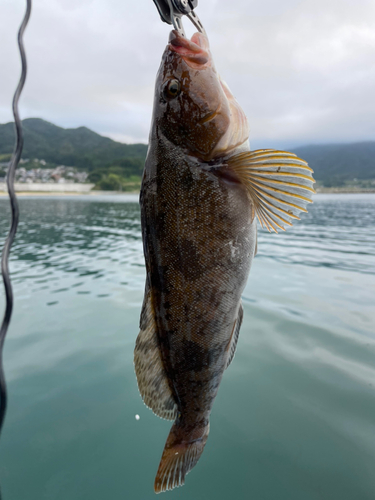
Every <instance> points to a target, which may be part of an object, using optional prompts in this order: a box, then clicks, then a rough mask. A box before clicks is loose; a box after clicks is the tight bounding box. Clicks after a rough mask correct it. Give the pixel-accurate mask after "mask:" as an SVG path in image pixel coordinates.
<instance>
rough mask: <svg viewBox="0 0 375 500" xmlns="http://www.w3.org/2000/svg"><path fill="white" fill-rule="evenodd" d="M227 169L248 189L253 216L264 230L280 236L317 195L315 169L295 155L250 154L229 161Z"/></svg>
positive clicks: (253, 152) (271, 151) (278, 152)
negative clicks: (280, 230) (314, 187)
mask: <svg viewBox="0 0 375 500" xmlns="http://www.w3.org/2000/svg"><path fill="white" fill-rule="evenodd" d="M227 164H228V167H229V168H230V169H231V170H232V171H233V172H235V173H236V175H237V177H238V178H239V180H240V181H241V182H242V183H243V184H244V185H245V186H246V188H247V190H248V192H249V195H250V198H251V200H252V202H253V211H254V212H253V216H255V215H256V216H257V218H258V220H259V222H260V224H261V226H262V227H266V228H267V229H268V231H269V232H271V230H273V231H275V232H276V233H277V230H278V229H282V230H283V231H285V225H287V226H291V225H292V220H293V219H299V217H298V214H299V213H300V212H307V210H306V208H305V207H306V205H307V203H311V202H312V200H311V197H312V195H313V193H315V191H314V189H313V184H314V183H315V181H314V179H313V177H312V173H313V170H312V169H311V168H310V167H309V166H308V164H307V163H306V162H305V161H304V160H301V159H300V158H298V157H297V156H296V155H295V154H293V153H288V152H286V151H277V150H274V149H259V150H256V151H247V152H244V153H240V154H238V155H235V156H232V157H231V158H229V160H227Z"/></svg>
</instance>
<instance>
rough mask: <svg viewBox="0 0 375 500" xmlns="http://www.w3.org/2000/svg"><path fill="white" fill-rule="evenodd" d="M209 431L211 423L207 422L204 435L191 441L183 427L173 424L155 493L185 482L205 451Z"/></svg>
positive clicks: (160, 465) (171, 488)
mask: <svg viewBox="0 0 375 500" xmlns="http://www.w3.org/2000/svg"><path fill="white" fill-rule="evenodd" d="M209 431H210V424H209V423H207V425H206V427H205V428H204V430H203V435H202V434H201V433H200V434H201V437H200V438H199V439H194V438H193V439H192V440H190V441H189V436H187V435H186V433H184V432H183V428H181V427H180V426H177V425H176V423H175V424H173V427H172V429H171V431H170V433H169V436H168V438H167V442H166V443H165V447H164V451H163V455H162V457H161V460H160V464H159V469H158V472H157V474H156V478H155V484H154V490H155V493H161V492H163V491H166V490H173V488H177V487H178V486H182V485H183V484H184V483H185V476H186V474H188V473H189V472H190V471H191V469H192V468H193V467H194V466H195V465H196V464H197V462H198V460H199V459H200V456H201V455H202V453H203V449H204V446H205V444H206V441H207V438H208V433H209Z"/></svg>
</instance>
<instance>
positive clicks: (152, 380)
mask: <svg viewBox="0 0 375 500" xmlns="http://www.w3.org/2000/svg"><path fill="white" fill-rule="evenodd" d="M146 288H148V287H146ZM140 328H141V330H140V332H139V334H138V337H137V340H136V343H135V349H134V367H135V374H136V376H137V382H138V389H139V392H140V393H141V396H142V399H143V401H144V403H145V405H146V406H148V407H149V408H151V410H152V411H153V412H154V413H155V415H157V416H158V417H161V418H165V419H166V420H175V418H176V414H177V405H176V402H175V400H174V397H173V394H172V391H171V389H170V387H169V383H168V379H167V375H166V373H165V370H164V366H163V361H162V358H161V354H160V349H159V344H158V339H157V336H156V335H157V333H156V323H155V318H154V313H153V306H152V300H151V292H150V290H149V289H147V290H146V292H145V298H144V301H143V307H142V313H141V324H140Z"/></svg>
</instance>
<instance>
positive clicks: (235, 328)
mask: <svg viewBox="0 0 375 500" xmlns="http://www.w3.org/2000/svg"><path fill="white" fill-rule="evenodd" d="M242 319H243V307H242V304H240V308H239V310H238V316H237V319H236V322H235V324H234V326H233V332H232V337H231V340H230V344H229V349H228V359H227V364H226V366H225V369H227V368H228V366H229V365H230V364H231V362H232V361H233V358H234V355H235V353H236V349H237V342H238V337H239V335H240V329H241V325H242Z"/></svg>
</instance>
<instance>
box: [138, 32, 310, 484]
mask: <svg viewBox="0 0 375 500" xmlns="http://www.w3.org/2000/svg"><path fill="white" fill-rule="evenodd" d="M248 135H249V130H248V124H247V120H246V117H245V115H244V113H243V111H242V110H241V108H240V107H239V105H238V103H237V101H236V100H235V99H234V97H233V96H232V94H231V92H230V90H229V89H228V87H227V86H226V85H225V84H224V83H223V82H222V81H221V80H220V78H219V76H218V74H217V72H216V70H215V67H214V64H213V61H212V58H211V54H210V52H209V45H208V40H207V38H206V37H205V36H204V35H202V34H199V33H196V34H195V35H193V37H192V39H191V40H188V39H186V38H183V37H182V36H180V35H179V34H178V32H177V31H172V33H171V35H170V39H169V44H168V45H167V48H166V50H165V52H164V54H163V58H162V63H161V66H160V69H159V72H158V75H157V79H156V87H155V100H154V113H153V121H152V127H151V133H150V142H149V150H148V155H147V160H146V165H145V171H144V177H143V182H142V190H141V198H140V200H141V211H142V234H143V243H144V254H145V260H146V271H147V278H146V288H145V298H144V303H143V308H142V313H141V321H140V333H139V335H138V338H137V342H136V347H135V354H134V362H135V371H136V375H137V381H138V387H139V390H140V393H141V395H142V398H143V400H144V402H145V404H146V405H147V406H148V407H150V408H151V409H152V410H153V412H154V413H155V414H156V415H158V416H159V417H162V418H166V419H169V420H174V424H173V426H172V429H171V431H170V434H169V436H168V439H167V442H166V444H165V448H164V451H163V455H162V458H161V461H160V465H159V469H158V472H157V475H156V479H155V491H156V493H159V492H161V491H165V490H170V489H173V488H175V487H176V486H181V485H182V484H184V479H185V475H186V474H187V473H188V472H189V471H190V470H191V469H192V468H193V467H194V466H195V464H196V463H197V462H198V460H199V458H200V456H201V454H202V452H203V449H204V446H205V444H206V441H207V437H208V433H209V426H210V424H209V420H210V413H211V410H212V405H213V402H214V400H215V397H216V395H217V391H218V388H219V385H220V381H221V378H222V376H223V373H224V370H225V369H226V368H227V367H228V366H229V364H230V363H231V361H232V359H233V356H234V353H235V350H236V344H237V340H238V335H239V331H240V326H241V322H242V315H243V312H242V306H241V293H242V291H243V289H244V287H245V284H246V281H247V278H248V274H249V271H250V266H251V262H252V259H253V257H254V255H255V253H256V247H257V227H256V217H255V216H257V218H258V220H259V221H260V223H261V225H262V227H265V228H267V229H268V230H269V231H271V230H275V231H276V232H277V229H279V228H280V229H283V228H284V226H285V225H291V220H292V219H293V218H295V219H298V216H297V214H298V213H299V212H300V211H305V212H306V209H305V208H304V207H305V205H306V203H307V202H310V201H311V195H312V193H313V192H314V190H313V188H312V184H313V182H314V180H313V178H312V176H311V173H312V170H311V169H310V168H309V167H308V166H307V163H306V162H304V161H303V160H301V159H299V158H297V157H296V156H295V155H293V154H292V153H286V152H283V151H276V150H258V151H252V152H250V150H249V143H248Z"/></svg>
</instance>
